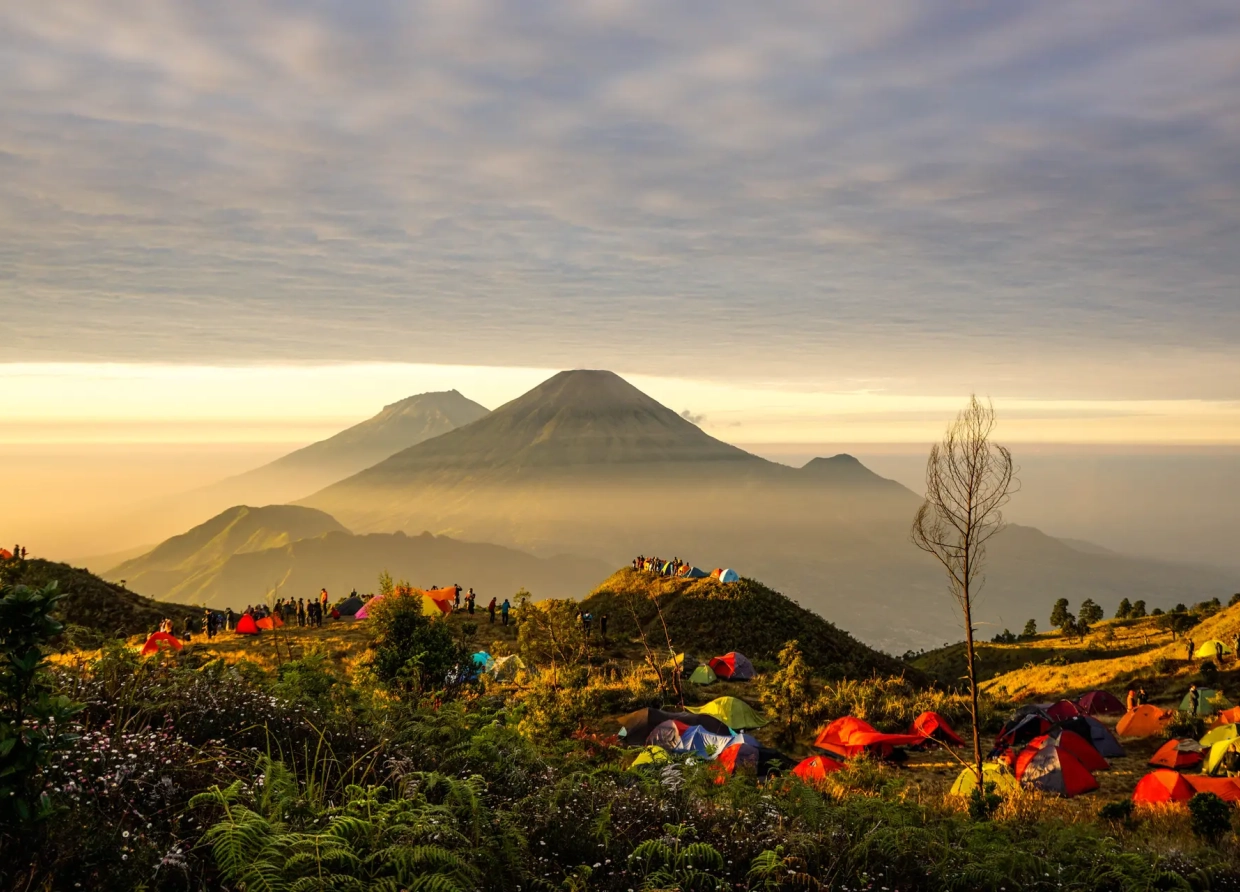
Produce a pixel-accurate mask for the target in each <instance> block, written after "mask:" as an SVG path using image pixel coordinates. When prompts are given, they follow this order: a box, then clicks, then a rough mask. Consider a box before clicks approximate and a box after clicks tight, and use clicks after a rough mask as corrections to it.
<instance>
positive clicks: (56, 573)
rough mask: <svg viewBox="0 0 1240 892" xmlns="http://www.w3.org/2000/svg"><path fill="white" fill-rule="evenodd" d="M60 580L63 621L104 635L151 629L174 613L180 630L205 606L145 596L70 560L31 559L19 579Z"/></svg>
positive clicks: (38, 583)
mask: <svg viewBox="0 0 1240 892" xmlns="http://www.w3.org/2000/svg"><path fill="white" fill-rule="evenodd" d="M53 581H54V582H57V583H59V585H60V590H61V591H62V592H66V593H67V594H68V597H66V598H65V599H64V600H63V601H61V602H60V607H59V610H58V616H59V617H60V619H61V621H63V622H65V623H67V624H71V625H75V626H82V627H85V628H88V629H92V630H94V631H96V632H100V633H103V634H105V635H138V634H143V633H146V632H149V631H151V630H153V629H154V628H155V627H157V626H158V625H159V622H160V620H162V619H164V618H165V617H171V618H172V619H173V621H174V622H175V623H176V628H177V629H178V630H179V629H180V628H181V626H182V623H183V621H184V620H185V619H186V618H188V617H190V616H201V614H202V609H201V608H194V607H187V606H186V605H184V604H169V603H166V602H163V601H154V600H151V599H150V598H144V597H143V596H142V595H139V594H137V593H135V592H132V591H130V590H129V589H127V588H123V587H121V586H119V585H115V584H113V583H111V582H106V581H105V580H103V579H100V578H99V577H98V576H96V575H95V574H93V573H91V572H89V571H87V570H79V569H78V568H76V567H71V566H69V565H68V564H60V563H55V562H53V561H45V560H40V559H37V558H35V559H30V560H27V561H26V563H25V570H24V572H23V573H22V574H21V576H20V577H19V578H18V579H17V583H18V584H21V585H28V586H31V587H42V586H44V585H47V584H48V583H49V582H53Z"/></svg>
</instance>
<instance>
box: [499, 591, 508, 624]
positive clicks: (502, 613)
mask: <svg viewBox="0 0 1240 892" xmlns="http://www.w3.org/2000/svg"><path fill="white" fill-rule="evenodd" d="M508 610H509V604H508V599H507V598H505V599H504V603H503V604H500V605H499V619H500V622H501V623H502V624H503V625H505V626H506V625H508Z"/></svg>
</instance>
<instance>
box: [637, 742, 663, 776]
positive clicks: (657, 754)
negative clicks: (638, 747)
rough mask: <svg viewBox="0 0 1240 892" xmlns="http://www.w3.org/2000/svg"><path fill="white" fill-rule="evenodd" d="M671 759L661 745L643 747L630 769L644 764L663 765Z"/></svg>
mask: <svg viewBox="0 0 1240 892" xmlns="http://www.w3.org/2000/svg"><path fill="white" fill-rule="evenodd" d="M667 761H670V759H669V757H668V755H667V750H665V749H663V747H661V746H646V747H642V751H641V752H640V753H638V754H637V758H636V759H634V760H633V764H632V765H630V766H629V771H632V770H633V769H634V768H641V767H642V766H643V765H661V764H663V763H664V762H667Z"/></svg>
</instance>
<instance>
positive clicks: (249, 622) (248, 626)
mask: <svg viewBox="0 0 1240 892" xmlns="http://www.w3.org/2000/svg"><path fill="white" fill-rule="evenodd" d="M236 632H237V634H238V635H257V634H258V625H257V624H256V623H255V622H254V617H252V616H250V615H249V614H248V613H243V614H241V618H240V619H239V620H237V629H236Z"/></svg>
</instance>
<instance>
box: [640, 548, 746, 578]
mask: <svg viewBox="0 0 1240 892" xmlns="http://www.w3.org/2000/svg"><path fill="white" fill-rule="evenodd" d="M633 569H634V570H644V571H645V572H647V573H656V574H658V575H659V576H670V577H674V578H677V579H718V580H719V581H720V582H736V581H737V580H739V579H740V578H741V577H740V574H738V573H737V572H736V571H735V570H729V569H726V568H724V567H716V568H715V569H714V570H712V571H711V572H709V573H707V572H706V571H705V570H702V569H699V568H698V567H695V566H693V565H692V564H690V563H688V562H687V561H682V560H681V559H680V558H672V559H671V560H670V561H665V560H664V559H663V558H660V557H646V556H645V555H644V554H639V555H638V556H637V557H635V558H633Z"/></svg>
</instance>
